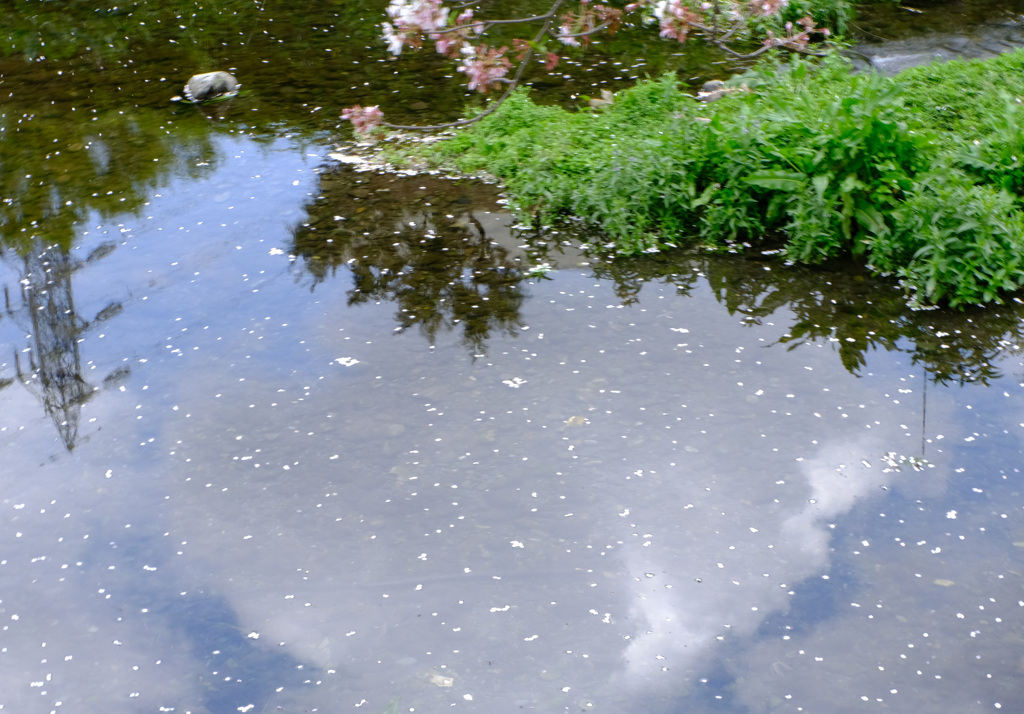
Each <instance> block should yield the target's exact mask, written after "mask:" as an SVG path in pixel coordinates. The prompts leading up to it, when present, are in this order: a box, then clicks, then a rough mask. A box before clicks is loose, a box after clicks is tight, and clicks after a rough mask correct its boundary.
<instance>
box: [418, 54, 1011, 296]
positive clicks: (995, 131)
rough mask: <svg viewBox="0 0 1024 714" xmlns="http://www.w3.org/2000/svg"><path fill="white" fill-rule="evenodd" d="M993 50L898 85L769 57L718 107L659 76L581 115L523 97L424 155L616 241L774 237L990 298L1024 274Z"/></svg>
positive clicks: (1006, 114) (912, 286)
mask: <svg viewBox="0 0 1024 714" xmlns="http://www.w3.org/2000/svg"><path fill="white" fill-rule="evenodd" d="M990 62H991V63H993V65H992V66H989V63H981V62H970V63H965V62H950V63H948V64H944V65H931V66H929V67H927V68H918V69H916V70H911V71H910V72H909V73H905V74H904V75H900V76H899V77H897V78H896V79H895V80H894V79H890V78H886V77H882V76H880V75H875V74H856V75H855V74H852V73H851V72H850V70H849V66H848V65H847V63H846V62H845V61H844V60H842V59H840V58H838V57H834V56H833V57H830V58H827V59H826V60H825V61H823V62H820V63H810V62H807V61H803V60H800V59H799V58H796V59H793V60H792V61H791V62H790V63H789V64H782V63H780V62H778V61H776V60H766V61H764V62H762V63H760V64H759V65H758V66H757V67H756V68H754V69H753V70H752V71H750V72H748V73H747V74H745V75H743V76H740V77H736V78H733V79H732V80H730V81H729V82H728V83H727V84H728V85H729V86H728V92H727V93H726V95H725V96H724V97H723V98H722V99H720V100H719V101H717V102H715V103H712V104H702V103H700V102H698V101H696V100H694V99H693V98H691V97H690V96H688V95H686V94H685V93H683V92H682V91H680V89H679V88H678V83H677V81H676V80H675V78H674V77H672V76H667V77H664V78H662V79H661V80H659V81H654V82H647V83H642V84H640V85H638V86H637V87H635V88H633V89H630V90H627V91H625V92H621V93H619V94H618V95H617V96H616V97H615V101H614V102H613V103H612V104H611V105H610V106H607V107H605V108H603V109H600V110H589V109H584V110H582V111H580V112H578V113H569V112H565V111H562V110H560V109H552V108H544V107H538V106H536V105H534V104H533V103H531V102H530V101H529V98H528V97H527V96H526V94H525V93H521V94H519V95H517V96H516V97H515V98H514V99H513V100H512V101H510V102H509V103H507V104H506V106H504V107H502V108H501V109H500V110H499V111H498V112H496V113H495V114H494V115H492V116H490V117H488V118H487V119H485V120H484V121H482V122H480V123H479V124H478V125H475V126H473V127H471V128H470V129H469V130H467V131H465V132H463V133H461V134H460V135H458V136H457V137H456V138H455V139H453V140H452V141H450V142H446V143H442V145H441V146H440V147H439V148H438V149H435V151H438V152H440V154H441V155H443V156H447V157H449V159H451V160H454V161H455V162H456V163H458V164H459V166H460V167H462V168H464V169H474V170H480V169H486V170H487V171H490V172H492V173H494V174H496V175H498V176H500V177H501V178H503V179H504V180H505V181H506V183H507V185H508V188H509V191H510V193H511V194H512V196H513V197H514V198H515V201H516V202H517V205H518V207H520V209H526V212H528V213H529V214H530V217H531V218H534V219H540V220H551V219H552V218H554V217H557V216H558V215H572V216H575V217H577V218H579V219H582V220H583V221H585V222H586V223H588V224H590V225H591V226H593V227H595V228H597V229H599V230H600V232H601V233H603V234H604V235H605V236H607V238H608V239H610V240H611V243H609V244H608V246H607V247H614V248H615V249H616V250H617V251H618V252H620V253H624V254H631V253H638V252H642V251H645V250H650V249H653V248H657V247H661V246H664V245H670V244H678V243H683V242H692V241H694V240H698V241H700V242H702V243H703V244H705V245H707V246H710V247H717V248H724V247H731V246H735V245H736V244H737V243H739V242H757V241H762V240H765V239H767V240H772V241H775V240H778V239H781V240H783V241H784V252H785V256H786V257H787V258H788V259H789V260H792V261H794V262H800V263H812V264H813V263H820V262H823V261H826V260H833V259H836V258H844V257H845V258H853V259H855V260H858V261H862V262H864V263H865V264H866V265H867V266H868V267H869V268H871V269H872V270H874V271H876V272H879V273H883V274H890V275H894V276H897V277H899V278H900V279H901V280H902V281H903V283H904V285H905V286H906V288H907V289H908V291H909V292H911V293H912V294H913V300H914V301H915V302H917V303H918V304H922V305H923V304H929V303H939V302H942V303H946V304H950V305H953V306H958V305H966V304H974V303H984V302H992V301H999V300H1001V299H1002V297H1001V296H1002V295H1004V294H1005V293H1006V292H1007V291H1012V290H1016V289H1018V288H1019V287H1021V286H1022V285H1024V261H1022V259H1021V258H1020V257H1019V256H1024V213H1022V210H1021V206H1020V200H1021V195H1022V193H1024V115H1022V114H1021V112H1022V111H1024V110H1022V109H1021V105H1020V101H1019V98H1020V96H1021V95H1024V79H1019V78H1018V77H1020V78H1024V52H1021V53H1016V54H1014V55H1010V56H1006V57H1000V58H997V59H994V60H991V61H990ZM1011 71H1014V72H1016V74H1015V75H1014V77H1012V78H1007V73H1009V72H1011ZM1000 78H1002V80H1000ZM1000 81H1001V84H1002V85H1003V86H1006V87H1007V88H1008V90H1007V91H1008V92H1009V93H1008V94H1007V93H1006V92H1004V96H1000V95H999V93H998V92H996V91H994V90H993V87H994V86H996V84H998V83H1000ZM1018 85H1019V87H1018ZM1018 88H1019V89H1020V92H1019V94H1018V93H1016V90H1017V89H1018ZM961 96H963V97H968V98H970V100H969V101H960V100H959V97H961ZM934 101H942V102H946V104H944V105H941V106H937V105H934V104H929V102H934ZM979 107H981V108H979Z"/></svg>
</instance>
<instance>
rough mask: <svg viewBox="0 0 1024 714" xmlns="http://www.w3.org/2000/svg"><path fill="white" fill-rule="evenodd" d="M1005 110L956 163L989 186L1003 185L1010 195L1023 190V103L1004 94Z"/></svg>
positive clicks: (959, 156)
mask: <svg viewBox="0 0 1024 714" xmlns="http://www.w3.org/2000/svg"><path fill="white" fill-rule="evenodd" d="M1001 94H1002V99H1003V110H1002V111H1001V112H999V113H998V114H997V115H996V116H995V117H994V118H993V119H992V121H991V127H990V130H989V131H987V132H986V133H985V135H984V138H983V139H975V140H974V141H973V142H971V143H969V144H968V145H967V147H966V149H964V150H963V151H962V152H957V153H955V154H954V157H955V159H956V160H958V161H959V163H961V164H962V165H964V166H965V167H967V169H968V170H969V171H971V172H972V173H974V174H976V175H977V176H978V178H980V179H981V180H983V181H985V182H986V183H992V184H995V185H996V186H1000V187H1002V188H1004V189H1006V190H1007V191H1009V192H1010V193H1014V194H1017V195H1020V194H1021V192H1022V191H1024V161H1021V158H1022V157H1024V116H1022V111H1021V103H1020V102H1021V100H1020V99H1016V100H1014V99H1011V98H1010V96H1009V95H1008V94H1006V93H1005V92H1003V93H1001Z"/></svg>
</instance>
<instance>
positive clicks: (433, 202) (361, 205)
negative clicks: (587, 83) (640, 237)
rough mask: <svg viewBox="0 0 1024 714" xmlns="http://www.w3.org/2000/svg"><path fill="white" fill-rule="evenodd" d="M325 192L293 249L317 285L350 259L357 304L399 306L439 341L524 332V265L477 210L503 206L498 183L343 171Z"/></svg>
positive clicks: (401, 326)
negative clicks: (448, 335) (447, 335)
mask: <svg viewBox="0 0 1024 714" xmlns="http://www.w3.org/2000/svg"><path fill="white" fill-rule="evenodd" d="M320 194H321V195H320V197H319V198H318V199H317V201H316V202H314V203H313V204H312V205H310V206H309V207H308V211H309V220H308V222H307V223H306V224H305V225H304V226H302V227H301V228H299V229H298V230H297V231H296V232H295V236H294V240H295V245H294V247H293V248H292V252H293V253H294V254H295V255H298V256H301V257H302V258H303V260H304V267H305V271H306V272H307V273H308V274H309V275H310V276H312V278H313V286H314V288H315V286H316V285H317V284H318V283H320V282H322V281H324V280H325V279H326V278H327V277H329V276H331V275H333V274H334V272H335V271H337V269H338V267H339V266H341V265H343V264H344V265H346V266H347V268H348V272H349V273H350V274H351V276H352V280H353V288H352V290H350V291H349V293H348V295H349V304H350V305H356V304H360V303H364V302H369V301H377V300H387V301H389V302H394V303H395V306H396V307H395V320H396V322H397V323H398V328H397V329H398V330H399V331H404V330H407V329H409V328H411V327H413V326H416V327H418V328H419V330H420V332H421V333H422V334H423V336H424V337H426V338H427V339H428V340H429V341H430V342H433V341H434V340H435V338H436V336H437V334H438V332H439V331H440V330H441V329H442V328H443V329H446V330H451V329H456V328H458V329H461V330H462V337H463V342H464V344H465V345H466V347H467V349H470V350H472V351H473V352H474V353H483V352H485V350H486V342H487V339H488V338H489V337H490V335H491V332H492V330H495V329H496V330H499V331H500V332H503V333H506V334H510V335H514V334H516V330H517V328H518V327H519V326H520V324H521V323H520V317H519V308H520V306H521V304H522V301H523V294H522V291H521V289H520V285H519V284H520V282H521V281H522V280H523V277H524V276H523V270H522V268H521V266H520V264H519V259H518V258H515V257H512V256H511V255H510V253H509V249H508V248H506V247H504V246H502V245H499V244H498V243H497V242H495V241H494V239H493V236H489V235H488V232H487V228H486V227H485V225H484V224H483V223H482V222H481V220H480V218H479V217H478V215H477V214H478V213H483V212H485V211H489V210H498V205H497V203H496V199H497V193H496V191H495V190H494V188H493V187H491V186H488V185H486V184H482V183H479V182H470V181H451V180H447V179H442V178H438V177H435V176H412V177H409V176H396V175H393V174H378V173H371V172H364V173H357V172H355V171H352V170H348V169H341V170H338V171H335V172H329V173H326V174H323V175H322V176H321V184H320Z"/></svg>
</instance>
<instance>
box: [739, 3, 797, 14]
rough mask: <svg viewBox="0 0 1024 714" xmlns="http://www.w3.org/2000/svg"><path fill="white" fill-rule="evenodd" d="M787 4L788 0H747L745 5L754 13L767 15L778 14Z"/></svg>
mask: <svg viewBox="0 0 1024 714" xmlns="http://www.w3.org/2000/svg"><path fill="white" fill-rule="evenodd" d="M787 5H789V0H748V4H747V6H748V7H749V8H750V12H752V13H753V14H754V15H761V16H762V17H769V16H771V15H776V14H778V13H779V12H780V11H781V10H782V9H783V8H785V7H786V6H787Z"/></svg>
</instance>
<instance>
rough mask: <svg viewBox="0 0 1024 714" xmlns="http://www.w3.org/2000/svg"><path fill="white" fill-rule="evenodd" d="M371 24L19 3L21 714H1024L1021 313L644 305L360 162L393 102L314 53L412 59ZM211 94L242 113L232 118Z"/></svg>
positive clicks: (482, 204) (531, 243)
mask: <svg viewBox="0 0 1024 714" xmlns="http://www.w3.org/2000/svg"><path fill="white" fill-rule="evenodd" d="M236 5H237V6H236ZM368 5H369V6H373V4H372V3H366V4H364V5H362V6H360V7H359V8H358V12H356V11H354V10H351V8H352V7H354V6H355V4H351V5H350V4H345V5H343V6H337V5H334V4H332V3H326V2H324V3H310V5H309V8H308V15H303V16H302V17H298V15H300V13H296V12H289V11H288V8H287V7H286V6H284V5H281V6H280V7H277V8H275V7H273V6H272V5H270V4H268V3H258V4H257V5H256V7H257V8H258V9H259V12H260V13H263V15H261V16H260V18H259V21H258V22H257V21H256V20H253V19H252V15H251V13H250V14H248V15H247V14H245V13H246V12H247V11H248V10H249V8H248V6H246V5H244V4H241V3H237V4H233V3H231V2H225V3H221V5H220V6H218V8H217V9H218V10H219V11H220V14H218V15H211V16H203V18H202V19H203V21H204V22H205V23H208V24H196V23H194V22H191V21H185V20H182V21H180V22H179V21H178V20H177V19H175V18H173V17H172V16H173V15H174V12H173V11H164V12H170V15H167V14H163V15H161V14H160V12H158V11H155V10H151V9H147V8H148V5H147V4H139V5H136V6H132V7H129V8H128V9H127V10H121V11H116V10H105V9H104V8H101V9H100V10H96V9H95V7H94V6H92V5H90V8H89V9H88V11H81V12H79V15H74V13H73V12H72V11H71V10H69V14H68V15H67V17H64V18H60V17H43V16H42V15H39V14H38V13H37V12H36V11H35V10H34V9H33V11H32V12H29V11H28V7H29V4H28V3H25V4H24V8H22V10H23V12H22V13H21V14H20V15H19V16H18V20H17V22H16V23H15V24H14V27H15V28H16V30H17V31H18V33H20V34H18V33H15V34H17V38H16V41H17V42H19V43H21V44H19V45H18V49H19V53H17V54H16V55H12V56H9V57H8V58H7V59H5V60H2V63H3V64H2V68H0V95H2V96H5V97H7V99H6V100H5V102H4V104H3V105H2V108H0V113H2V114H3V118H2V121H0V129H2V130H3V131H2V133H0V157H2V158H0V165H2V166H3V167H4V171H3V176H2V178H0V181H2V182H3V183H2V190H3V195H2V196H0V199H2V201H3V203H2V204H0V232H2V238H3V242H2V251H0V284H2V285H3V287H4V305H3V310H2V311H0V350H2V351H0V454H2V458H3V467H2V468H0V484H2V489H0V514H2V515H0V533H2V535H0V542H2V543H3V547H2V549H0V711H3V712H12V713H15V712H16V713H18V714H21V713H28V714H35V713H37V712H38V713H40V714H42V713H46V712H97V711H102V712H104V713H105V714H122V713H123V714H141V713H143V712H146V713H148V712H158V711H163V712H179V713H180V712H192V713H193V714H227V713H232V712H253V713H254V714H261V713H263V712H312V711H318V712H344V711H362V712H372V713H374V714H384V713H385V712H387V713H390V714H397V713H398V712H429V713H433V712H439V711H447V710H455V711H463V712H486V713H487V714H511V713H513V712H521V711H536V712H548V713H555V712H558V713H561V712H587V711H596V712H613V713H616V714H618V713H622V712H631V713H632V712H638V713H643V714H647V713H650V714H661V713H665V714H668V713H677V712H687V713H692V712H727V713H729V714H761V713H767V712H773V713H774V712H785V713H790V712H793V713H795V712H834V713H837V714H847V713H851V714H852V713H854V712H865V711H867V712H883V711H908V710H911V709H913V710H915V711H920V712H922V713H925V714H946V713H949V712H990V711H1010V712H1019V711H1022V710H1024V684H1022V682H1024V565H1022V563H1024V559H1022V549H1024V493H1022V488H1021V473H1020V468H1021V464H1022V459H1021V449H1022V439H1024V361H1022V344H1024V335H1022V334H1021V332H1022V324H1024V323H1022V318H1024V303H1022V302H1021V301H1020V300H1018V299H1012V300H1011V301H1010V302H1009V304H1008V306H1005V307H998V308H990V309H986V310H972V311H966V312H963V313H953V314H951V313H947V312H945V311H925V312H911V311H909V310H907V309H906V308H905V307H904V306H903V302H902V295H901V293H900V291H899V290H898V288H897V287H896V286H894V285H891V284H887V283H885V282H882V281H878V280H874V279H872V278H870V277H869V276H866V275H863V274H859V273H857V272H856V271H850V270H848V269H838V268H837V269H823V270H805V269H798V268H786V267H784V266H782V265H781V264H779V263H778V262H776V261H773V260H772V259H771V257H770V256H760V255H749V256H746V257H741V256H708V255H701V254H684V253H682V252H680V253H678V254H673V255H653V256H645V257H644V258H638V259H632V260H617V261H614V262H611V261H608V260H606V259H604V258H602V257H600V256H594V255H589V254H587V253H585V252H583V251H581V250H580V249H579V247H578V245H577V244H576V243H575V242H573V241H572V240H571V239H570V238H569V237H568V236H567V235H566V234H565V233H558V232H556V231H548V232H546V233H541V234H533V233H525V232H523V231H522V230H519V229H518V228H517V227H516V225H515V223H514V220H513V219H512V218H511V217H510V216H509V215H508V214H507V213H506V212H505V211H504V210H503V203H502V200H501V197H500V195H499V193H498V192H497V190H496V189H495V188H494V187H493V186H489V185H487V184H484V183H474V182H469V181H462V180H456V179H453V178H450V177H445V176H441V175H430V174H420V175H415V174H397V175H396V174H382V173H376V172H373V171H361V170H359V169H358V167H357V166H355V165H352V164H347V163H344V162H343V161H341V162H339V161H338V159H337V158H336V157H337V156H339V154H338V153H337V150H336V146H335V144H334V142H333V141H332V138H333V135H332V133H331V132H332V130H333V127H334V125H335V124H337V123H338V122H337V116H338V113H339V111H340V107H341V106H344V105H346V104H348V103H351V101H359V100H360V99H362V98H361V97H357V98H356V99H355V100H353V99H352V96H353V95H351V94H347V93H346V92H347V91H348V90H346V89H345V88H346V87H350V86H362V84H361V83H362V82H363V81H370V80H369V79H361V78H360V77H361V75H360V74H359V72H358V71H355V70H350V71H348V73H347V74H345V76H344V77H342V78H339V76H338V75H337V74H336V73H334V70H333V69H331V68H329V67H328V66H327V65H325V64H323V60H322V58H321V59H316V58H317V57H320V55H319V54H314V53H312V50H313V49H317V51H318V52H320V53H322V54H327V52H326V49H328V48H329V49H332V50H337V49H338V48H340V47H349V49H350V50H351V52H350V55H351V56H349V55H346V58H347V60H346V61H347V62H360V63H362V62H365V61H366V60H367V57H370V58H372V59H373V60H374V61H375V62H376V60H378V59H382V54H381V53H380V52H379V48H376V49H374V50H373V53H377V54H369V55H368V53H369V50H364V49H362V48H363V47H365V46H366V43H368V42H370V40H366V42H365V43H363V44H358V42H357V41H358V40H359V38H362V37H365V36H368V35H369V34H372V29H370V30H368V29H366V28H367V23H366V22H365V21H361V20H360V18H361V17H362V14H361V13H364V12H366V6H368ZM339 7H341V8H345V9H338V8H339ZM189 8H190V9H189V12H192V15H191V16H190V15H189V14H188V13H186V12H184V11H179V13H178V14H179V15H180V16H183V17H186V18H188V17H193V16H196V15H201V14H202V12H210V10H209V9H207V10H204V9H203V7H201V6H198V5H196V6H191V5H189ZM373 9H374V12H375V13H377V12H379V8H376V7H374V8H373ZM232 12H234V13H235V14H234V15H232V14H231V13H232ZM104 13H106V14H104ZM144 13H153V14H144ZM345 13H349V14H350V15H351V16H349V15H346V14H345ZM68 17H70V18H71V19H72V20H74V21H75V23H77V24H76V27H78V28H79V29H80V30H81V31H80V32H79V33H78V34H77V35H75V36H74V37H75V38H77V39H75V41H74V42H71V41H69V42H68V44H66V45H61V46H60V47H59V49H60V50H61V51H60V52H56V50H55V54H54V57H55V58H56V59H53V58H51V59H45V60H44V59H40V57H41V56H42V54H41V52H39V51H38V50H39V49H40V47H44V46H47V45H39V44H38V43H44V42H48V41H49V42H51V43H52V41H53V40H52V38H51V37H50V36H49V35H46V34H43V30H40V29H39V28H44V29H45V28H51V29H52V28H53V27H57V28H58V29H60V27H61V25H60V22H62V21H65V22H71V20H68V19H67V18H68ZM367 17H370V20H369V22H370V23H371V24H372V22H373V21H376V15H372V16H371V15H367ZM112 18H113V20H117V22H120V23H122V24H124V23H129V22H130V23H143V22H144V23H147V24H146V25H145V27H146V28H152V30H151V32H152V34H150V35H148V36H147V37H148V40H147V41H148V42H150V43H151V44H153V46H156V44H155V43H156V40H160V42H161V43H164V44H166V46H167V47H170V49H167V50H166V51H165V54H164V55H162V56H161V55H160V54H159V53H158V52H157V51H156V50H151V51H152V52H154V53H156V55H155V56H149V55H144V54H139V53H140V52H142V50H140V49H139V47H138V44H137V43H136V41H135V40H134V39H133V40H125V41H124V42H125V43H126V44H125V46H121V45H120V44H119V43H120V42H121V40H119V39H118V38H120V37H124V34H123V33H120V34H118V32H117V31H115V30H112V29H111V27H114V28H115V29H116V27H119V26H118V25H113V26H112V25H111V24H110V23H111V22H113V20H112ZM232 18H236V19H232ZM172 19H174V20H175V21H174V22H173V23H172V22H171V20H172ZM158 21H159V22H158ZM218 22H221V24H217V23H218ZM361 22H362V24H360V23H361ZM19 23H20V24H19ZM161 23H163V24H161ZM345 23H349V24H345ZM164 26H166V27H170V28H171V29H170V30H167V29H166V28H165V27H164ZM179 26H184V27H185V28H186V29H188V32H185V31H184V30H183V31H182V32H181V33H178V32H177V31H176V30H173V28H174V27H179ZM26 27H27V28H29V29H26ZM32 28H36V29H32ZM324 28H327V29H329V30H331V31H330V32H322V30H323V29H324ZM341 28H344V31H345V32H347V33H348V38H349V39H348V40H346V41H341V40H339V35H340V34H343V33H342V29H341ZM37 30H38V32H37ZM264 30H266V34H264ZM47 31H49V30H47ZM147 31H150V30H147ZM33 32H37V34H32V33H33ZM202 32H209V33H210V35H209V36H206V35H201V33H202ZM105 33H106V34H105ZM14 36H15V35H14V34H12V37H14ZM235 36H236V37H241V38H242V40H244V42H245V44H244V45H241V46H243V47H244V48H245V49H244V50H242V51H239V52H237V53H234V54H235V56H233V57H232V58H231V59H227V58H225V57H223V56H221V54H220V53H222V52H226V51H224V50H222V49H218V48H223V47H226V46H233V45H232V44H231V43H235V44H240V43H241V41H238V40H231V39H229V38H230V37H235ZM26 37H29V38H33V37H37V38H42V39H39V40H38V43H37V44H36V45H32V44H31V43H29V42H28V41H27V40H25V38H26ZM67 37H72V36H71V35H66V38H67ZM95 38H101V39H103V40H104V41H107V40H109V41H107V42H106V44H107V45H109V47H108V53H107V54H102V53H98V52H97V51H95V48H93V45H94V44H97V40H96V39H95ZM153 38H156V40H154V39H153ZM268 38H269V39H268ZM353 38H354V39H353ZM168 39H176V40H179V42H177V43H170V42H166V41H167V40H168ZM342 40H345V38H344V37H342ZM13 41H15V40H12V42H13ZM75 42H82V43H92V44H82V45H81V46H79V45H76V44H75ZM164 44H161V45H160V46H161V47H163V46H164ZM175 44H177V45H179V46H177V47H175V46H174V45H175ZM357 45H358V46H357ZM51 46H52V45H51ZM86 46H88V47H90V49H88V50H86V49H84V48H85V47H86ZM33 47H34V48H35V49H33ZM353 48H354V49H353ZM20 50H25V52H21V51H20ZM29 50H31V51H29ZM33 52H34V53H35V54H33ZM339 54H341V52H340V50H339ZM200 55H201V56H202V57H203V58H205V60H209V61H216V62H218V63H221V62H223V63H225V66H229V67H231V66H237V67H239V68H243V69H244V68H248V69H250V70H251V72H250V73H248V74H246V73H245V72H244V71H243V69H238V70H237V71H238V73H239V74H240V75H241V77H242V81H243V85H246V84H247V83H248V84H249V85H250V86H252V87H253V91H252V93H251V94H249V95H245V94H243V95H241V96H239V97H238V98H237V99H235V100H233V102H231V103H230V104H225V105H221V106H220V107H218V109H217V112H218V113H217V115H216V116H213V117H212V119H211V118H208V117H207V116H204V115H203V114H201V113H199V112H198V111H197V110H196V109H195V108H193V107H183V106H180V105H177V104H173V103H171V102H169V101H168V99H169V96H170V94H172V93H174V92H176V91H178V88H179V85H180V84H181V83H182V82H183V80H184V79H185V78H187V76H188V75H189V74H190V73H191V71H192V69H193V68H195V69H197V70H198V69H211V68H213V67H215V66H221V65H220V64H216V65H212V66H211V65H208V64H203V62H202V61H201V60H200V59H199V57H200ZM143 56H145V57H146V62H145V63H144V62H142V57H143ZM232 60H233V62H234V63H233V64H226V63H228V62H230V61H232ZM264 60H266V61H267V62H268V66H269V67H270V68H271V69H267V70H262V71H263V74H260V72H261V69H260V65H261V64H262V62H263V61H264ZM333 61H334V60H332V62H333ZM622 61H623V60H622V59H621V57H620V58H619V59H614V60H612V59H609V60H608V64H607V66H608V67H612V68H614V66H615V65H614V64H613V62H622ZM136 63H137V64H138V65H139V66H138V67H135V66H134V65H135V64H136ZM289 63H292V64H295V65H296V66H297V67H298V69H296V71H295V73H292V74H288V75H287V76H285V75H283V74H282V73H281V71H280V69H274V68H280V67H282V66H285V65H288V64H289ZM632 64H635V62H633V63H632ZM417 67H419V69H418V70H417V71H420V72H424V71H427V70H425V69H423V68H422V66H419V65H417ZM329 69H330V71H328V70H329ZM398 71H402V72H410V73H411V72H412V71H411V70H406V69H402V70H398ZM438 71H443V70H441V69H438ZM615 71H620V70H615ZM61 73H63V74H61ZM65 75H68V76H70V77H71V79H70V80H68V79H67V78H66V77H65ZM367 76H368V77H369V75H367ZM615 76H619V75H615ZM250 77H254V78H256V79H255V81H253V80H251V79H249V78H250ZM161 78H163V79H164V81H163V82H162V83H161V81H160V79H161ZM377 79H378V80H379V77H378V78H377ZM407 79H408V81H409V82H410V85H409V86H410V87H414V85H415V82H414V81H413V79H412V78H411V76H410V77H407ZM375 81H376V80H375ZM574 81H576V80H574ZM595 81H596V82H614V81H616V80H615V79H614V76H612V77H608V78H607V79H598V80H595ZM621 81H626V80H621ZM414 88H415V87H414ZM343 90H344V91H343ZM366 91H367V92H369V91H375V92H382V91H383V90H381V89H380V88H379V87H377V88H375V89H373V90H370V88H369V87H367V88H366ZM410 91H412V90H410ZM416 91H420V92H424V93H427V94H429V92H430V84H429V82H428V83H426V84H425V85H424V88H420V89H416ZM434 93H435V94H438V92H437V91H436V88H435V89H434ZM363 101H364V103H365V100H363ZM416 101H423V100H422V99H413V100H412V102H413V103H415V102H416ZM442 101H445V102H450V104H445V105H443V106H440V107H438V106H433V105H430V106H427V107H426V108H423V109H419V110H417V109H413V108H408V109H407V111H408V112H409V113H410V114H416V113H417V112H418V113H419V114H420V115H423V116H427V115H429V116H435V115H443V114H444V113H445V112H446V111H454V108H455V107H457V105H458V103H459V101H461V100H457V99H444V100H442ZM332 155H334V156H335V158H332Z"/></svg>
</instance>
